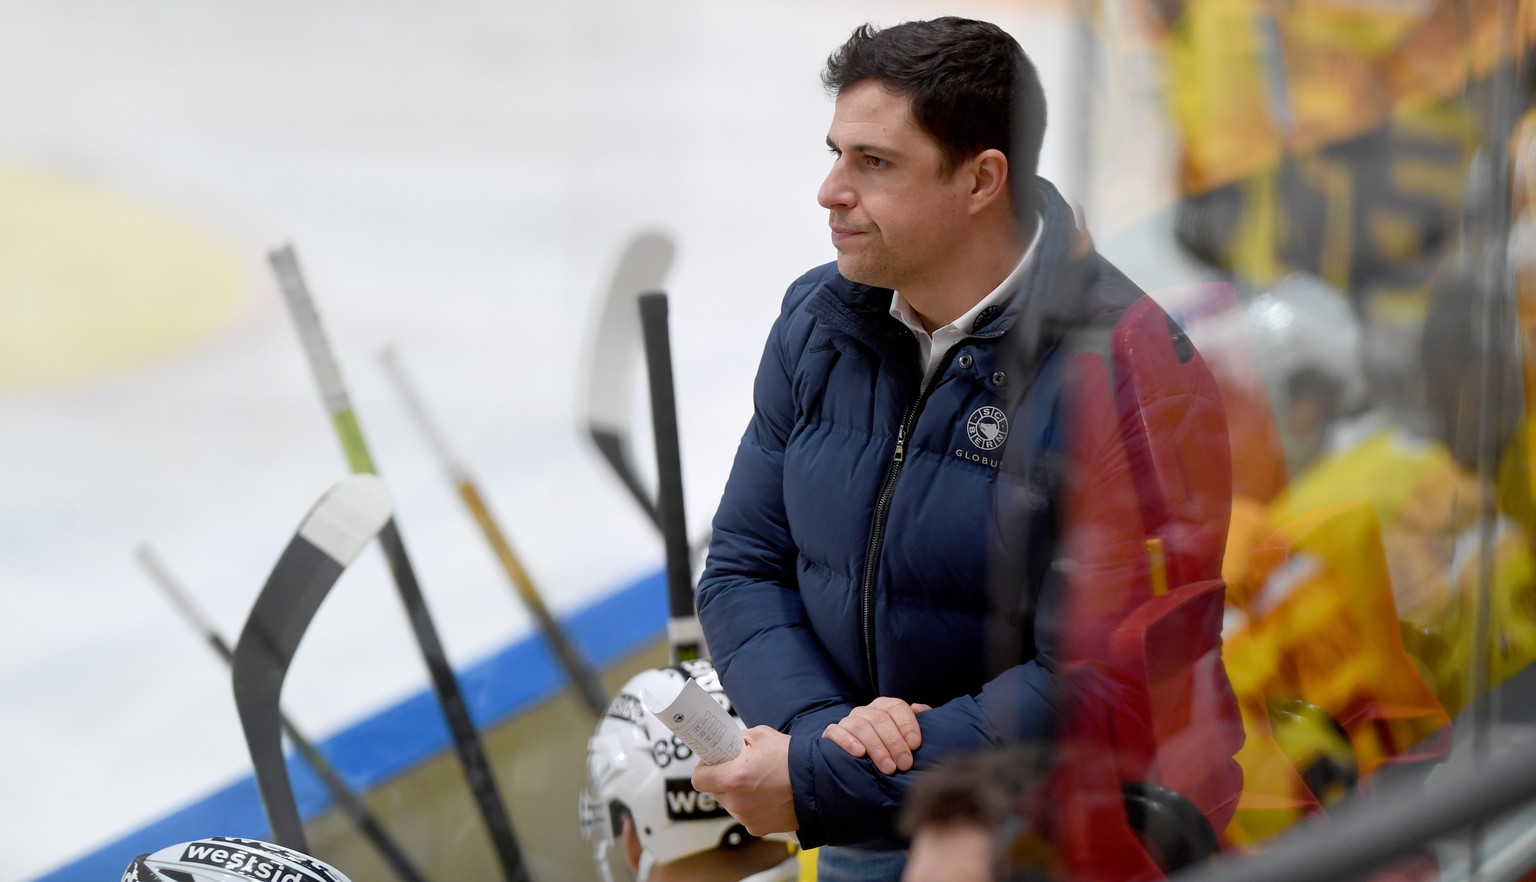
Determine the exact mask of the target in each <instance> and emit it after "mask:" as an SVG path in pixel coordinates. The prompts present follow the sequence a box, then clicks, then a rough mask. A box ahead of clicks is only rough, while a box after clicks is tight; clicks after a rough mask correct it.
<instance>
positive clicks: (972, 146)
mask: <svg viewBox="0 0 1536 882" xmlns="http://www.w3.org/2000/svg"><path fill="white" fill-rule="evenodd" d="M821 80H822V84H823V85H824V86H825V87H826V89H827V91H829V92H830V93H832V94H833V95H834V96H841V95H842V94H843V93H844V92H846V91H847V90H848V89H850V88H851V87H853V86H855V85H856V84H858V83H862V82H864V81H867V80H874V81H876V82H878V83H879V84H880V85H881V86H883V87H884V88H885V89H886V90H887V91H889V92H892V93H895V94H897V95H901V96H904V97H906V98H908V99H909V100H910V102H911V114H912V118H913V119H914V121H915V122H916V123H917V125H918V127H919V128H920V129H922V130H923V131H924V132H926V133H927V134H928V135H929V136H931V137H932V138H933V139H934V141H936V142H937V143H938V145H939V148H940V150H941V151H942V154H943V161H944V165H943V167H942V171H943V172H944V173H946V174H948V173H951V172H953V171H954V169H956V168H957V167H959V166H960V165H961V164H962V163H963V162H964V161H965V160H967V159H969V158H971V157H974V156H976V155H977V154H979V153H981V152H982V151H984V150H989V149H991V150H998V151H1000V152H1001V153H1002V154H1003V155H1004V156H1005V157H1007V160H1008V168H1009V174H1010V181H1011V182H1012V185H1013V187H1014V192H1013V208H1014V210H1015V212H1017V213H1019V214H1020V216H1023V213H1024V210H1025V209H1026V208H1032V206H1033V205H1034V202H1035V196H1034V192H1035V190H1034V175H1035V172H1036V169H1037V167H1038V165H1039V161H1040V145H1041V142H1042V140H1043V139H1044V136H1045V91H1044V89H1043V88H1042V87H1041V85H1040V76H1039V74H1038V73H1037V72H1036V71H1035V67H1034V65H1033V64H1031V63H1030V60H1029V57H1028V56H1026V55H1025V54H1024V50H1023V48H1022V47H1020V46H1019V43H1018V41H1017V40H1015V39H1014V38H1013V37H1012V36H1010V35H1009V34H1008V32H1006V31H1004V30H1003V29H1002V28H1000V27H998V26H997V25H994V24H990V23H988V22H984V21H975V20H972V19H964V18H956V17H953V16H947V17H944V18H936V19H933V20H931V21H912V22H905V23H903V24H899V25H895V26H892V27H888V28H876V27H874V26H872V25H868V24H865V25H862V26H860V27H859V28H857V29H855V30H854V32H853V35H852V36H850V37H849V38H848V40H847V42H845V43H844V44H843V45H842V46H840V47H839V48H838V49H837V50H836V51H835V52H833V53H832V54H831V56H830V57H828V58H827V66H826V68H825V69H824V70H823V71H822V75H821Z"/></svg>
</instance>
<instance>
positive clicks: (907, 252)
mask: <svg viewBox="0 0 1536 882" xmlns="http://www.w3.org/2000/svg"><path fill="white" fill-rule="evenodd" d="M827 146H829V147H830V148H831V149H832V153H833V156H834V157H835V159H834V161H833V163H832V170H831V171H830V172H828V173H827V179H826V180H825V181H823V182H822V185H821V190H820V191H819V192H818V193H817V194H816V201H818V202H820V203H821V206H822V207H823V208H825V209H827V211H828V212H830V218H829V224H830V225H831V227H832V246H833V247H834V248H836V249H837V268H838V270H839V271H840V272H841V273H842V274H843V275H844V276H845V277H846V278H848V279H850V280H852V281H855V282H863V283H864V284H868V285H875V286H877V287H881V288H908V287H910V286H913V285H921V284H922V283H924V282H926V281H930V280H934V279H938V278H942V277H943V270H944V268H945V267H946V266H947V265H948V263H950V262H952V261H954V260H956V259H957V257H956V255H957V254H958V253H959V249H958V248H957V247H955V246H956V245H957V244H958V240H959V239H960V238H961V236H963V235H964V231H965V226H964V223H963V221H964V220H965V218H966V213H967V209H968V205H969V202H968V195H969V189H968V188H969V176H968V175H966V174H964V173H955V174H951V175H949V176H948V178H947V179H946V178H945V176H944V175H942V174H941V171H942V169H943V153H942V152H941V151H940V149H939V145H938V143H937V142H936V141H934V140H933V138H932V137H931V136H929V135H928V134H927V133H926V132H924V131H923V130H922V129H920V128H918V125H917V122H916V121H915V120H914V119H913V117H912V113H911V100H910V99H909V98H907V97H906V96H902V95H895V94H893V93H891V92H888V91H886V89H885V87H884V86H882V85H881V84H880V83H879V82H877V81H875V80H865V81H863V82H859V83H855V84H854V85H852V86H850V87H848V88H847V89H845V90H843V93H842V94H841V95H839V96H838V97H837V104H836V109H835V111H834V112H833V114H832V127H831V129H830V130H829V131H828V132H827ZM963 171H964V168H962V169H961V172H963Z"/></svg>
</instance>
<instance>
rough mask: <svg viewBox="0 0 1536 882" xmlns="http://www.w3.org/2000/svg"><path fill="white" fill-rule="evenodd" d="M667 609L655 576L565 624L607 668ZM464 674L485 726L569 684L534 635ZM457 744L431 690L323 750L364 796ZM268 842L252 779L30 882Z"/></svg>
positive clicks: (643, 640)
mask: <svg viewBox="0 0 1536 882" xmlns="http://www.w3.org/2000/svg"><path fill="white" fill-rule="evenodd" d="M666 610H667V585H666V573H665V571H664V570H657V571H656V572H654V573H651V574H650V575H648V576H645V577H644V578H642V579H640V580H639V581H637V582H635V583H633V584H631V585H629V586H627V587H624V588H622V589H620V590H618V591H617V592H615V593H613V594H610V595H608V596H606V597H605V598H603V599H602V600H600V601H598V602H597V603H594V604H592V605H591V606H588V607H586V608H585V609H583V610H581V611H580V612H577V613H575V614H573V615H572V616H570V617H569V618H568V619H566V620H565V622H564V624H565V627H566V631H567V633H568V634H569V635H570V637H571V640H572V641H573V642H574V643H575V644H576V646H577V648H578V650H579V651H580V652H581V653H582V655H583V656H584V657H585V658H586V659H587V660H588V661H589V662H590V663H591V664H593V665H594V666H596V667H598V668H605V667H607V666H608V665H610V664H613V663H614V662H617V661H619V660H620V659H622V658H624V657H625V656H626V655H629V654H630V653H632V652H635V651H636V650H638V649H640V648H641V647H643V646H645V645H646V644H647V643H650V642H651V641H653V640H655V639H656V638H657V637H660V636H662V635H663V634H664V633H665V631H666V624H667V614H666ZM458 675H459V684H460V687H461V689H462V690H463V693H464V701H465V703H466V704H468V705H469V712H470V716H471V717H473V718H474V721H475V724H476V725H477V726H478V727H480V728H487V727H490V726H495V725H497V724H498V723H501V722H503V721H505V720H507V719H508V718H510V717H512V716H514V715H516V714H517V713H518V712H520V711H522V710H525V709H527V708H529V707H531V706H532V705H534V704H536V703H538V702H539V701H541V700H543V699H545V698H548V697H550V696H552V695H554V694H555V693H556V692H558V691H559V690H561V689H563V688H565V685H566V683H565V673H564V672H563V671H562V670H560V669H559V668H558V667H557V666H556V663H555V661H554V659H553V657H551V656H550V654H549V652H548V651H547V650H546V649H545V647H544V642H543V640H541V639H540V638H539V635H538V634H536V633H535V634H532V635H530V636H528V637H525V638H523V639H522V640H518V641H517V642H515V643H512V644H511V645H509V646H507V647H506V648H505V649H502V650H500V651H499V652H497V653H495V654H494V655H492V656H491V657H490V658H487V659H485V660H484V661H481V662H479V663H477V664H475V665H473V666H471V667H469V668H467V669H465V670H463V671H460V672H458ZM450 741H451V740H450V738H449V733H448V725H447V724H446V723H445V722H444V721H443V715H442V713H441V711H439V709H438V705H437V699H436V697H435V696H434V695H433V693H432V691H431V690H430V689H424V690H422V691H421V692H419V693H417V694H415V695H412V696H411V697H409V698H407V699H405V700H404V701H401V702H400V703H398V704H395V705H393V706H391V707H388V708H386V709H384V710H382V711H380V712H379V713H376V714H374V715H373V716H371V717H368V718H366V719H364V720H362V721H360V722H358V723H356V724H354V725H352V726H349V727H348V728H346V729H344V730H342V731H340V732H337V733H336V734H334V735H332V736H330V737H329V738H326V739H325V740H324V741H322V742H320V744H319V748H320V751H321V753H323V754H324V755H325V757H326V759H328V760H330V762H331V765H332V766H333V767H334V768H335V769H336V771H337V772H338V773H339V774H340V775H341V777H342V780H344V781H346V783H347V785H348V786H349V787H351V788H352V789H353V790H354V791H356V792H359V793H366V792H367V791H369V790H371V789H373V788H375V787H377V786H379V785H380V784H383V783H385V782H387V781H389V780H391V779H392V778H394V777H395V776H397V775H399V774H401V773H403V772H405V771H407V770H409V769H411V768H414V767H416V766H418V765H420V764H421V763H423V762H425V761H427V760H429V759H432V758H433V757H435V756H437V755H438V754H441V753H443V752H445V751H447V750H448V749H449V746H450ZM288 772H289V775H290V776H291V778H292V781H293V790H294V798H295V799H296V800H297V801H298V804H299V812H300V814H301V815H303V816H304V817H305V818H313V817H315V816H316V815H318V814H320V813H321V812H324V811H325V810H326V809H327V808H329V807H330V805H331V794H330V791H328V790H326V789H325V785H324V784H323V783H321V781H320V778H319V777H318V776H317V775H315V773H314V772H312V771H311V770H310V769H309V767H308V766H306V765H305V764H304V761H303V760H301V759H298V758H297V757H296V756H295V755H292V754H290V755H289V757H288ZM575 798H576V797H575V796H574V795H573V796H572V797H571V799H572V800H573V804H574V800H575ZM270 835H271V833H270V828H269V827H268V826H267V816H266V814H265V813H264V812H263V811H262V808H261V794H260V792H259V791H258V790H257V789H256V779H255V777H254V776H252V775H246V776H245V777H243V778H240V779H239V780H237V781H235V782H233V783H231V784H229V785H228V786H225V787H223V788H221V789H219V790H216V791H214V792H213V793H210V794H208V795H207V796H205V797H203V798H202V799H199V800H197V801H196V802H194V803H192V804H190V805H188V806H186V807H185V808H182V809H179V810H177V811H175V812H172V813H171V814H169V815H166V816H165V817H163V818H161V819H159V820H158V821H154V822H153V823H150V824H148V825H147V826H144V827H141V828H139V829H138V830H135V831H133V832H132V833H129V834H128V835H126V836H123V837H122V838H120V839H117V840H115V841H113V842H110V843H108V844H106V845H104V846H102V847H100V848H98V849H96V850H95V851H93V852H91V853H89V854H86V855H84V856H82V857H80V858H77V859H76V860H74V861H72V862H70V863H68V864H66V865H64V866H62V867H60V868H59V869H57V870H54V871H52V872H50V873H48V874H46V875H43V876H38V877H35V879H34V880H33V882H115V880H117V879H119V878H120V877H121V876H122V873H123V870H124V869H125V868H126V867H127V866H128V864H129V863H130V862H131V861H132V860H133V859H134V858H135V857H137V856H139V855H141V854H144V853H146V852H151V851H157V850H159V849H161V848H164V847H165V846H167V845H175V844H177V843H179V842H187V841H190V840H193V839H200V838H202V837H205V836H244V837H249V838H254V839H265V838H268V837H269V836H270Z"/></svg>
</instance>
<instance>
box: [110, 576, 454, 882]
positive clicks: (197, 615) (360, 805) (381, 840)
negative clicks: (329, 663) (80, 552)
mask: <svg viewBox="0 0 1536 882" xmlns="http://www.w3.org/2000/svg"><path fill="white" fill-rule="evenodd" d="M136 556H137V557H138V559H139V564H140V565H141V566H142V567H143V568H144V570H145V572H147V573H148V574H149V577H150V579H151V581H153V582H154V583H155V584H156V585H158V586H159V587H160V589H161V591H162V592H164V593H165V595H166V596H167V597H168V598H169V599H170V601H171V604H172V605H173V606H175V607H176V609H177V610H178V611H179V612H180V613H181V614H182V617H183V618H185V619H186V620H187V623H188V624H189V625H191V626H192V629H193V630H194V631H197V632H198V634H199V635H200V636H202V638H203V640H204V641H205V642H206V643H207V644H208V646H209V647H211V648H212V649H213V652H214V654H215V655H217V656H218V657H219V658H220V659H222V660H223V661H224V663H225V664H226V665H229V664H231V663H232V662H233V661H234V655H235V653H234V650H233V649H230V647H229V644H228V643H227V642H225V640H224V638H223V637H222V636H220V634H219V632H218V631H217V630H215V629H214V627H213V624H212V623H211V622H209V621H208V618H207V616H205V615H203V613H202V610H200V609H198V608H197V605H196V604H194V603H193V602H192V598H191V597H190V596H189V595H188V594H187V592H186V591H185V590H184V589H183V588H182V587H181V585H180V584H178V583H177V581H176V579H175V578H174V577H172V576H171V573H170V571H169V570H167V569H166V567H165V564H164V563H163V562H161V560H160V556H159V555H157V554H155V551H154V549H153V548H151V547H150V546H148V545H141V546H139V549H138V553H137V555H136ZM278 719H279V721H280V722H281V723H282V727H283V733H284V734H285V735H287V736H288V741H289V743H290V744H292V745H293V747H294V749H295V750H297V751H298V752H299V755H300V756H302V757H303V758H304V762H305V763H307V764H308V765H309V767H310V769H311V770H313V771H314V773H315V775H316V776H317V777H319V778H320V781H321V783H323V784H324V785H325V787H326V789H327V790H329V791H330V792H331V798H332V799H334V800H336V805H337V807H338V808H340V809H341V811H342V812H343V813H344V814H345V815H346V816H347V818H348V819H350V820H351V821H352V823H353V824H354V825H355V826H356V827H357V829H358V830H359V831H360V832H361V833H362V834H363V836H364V837H366V838H367V839H368V841H369V842H372V843H373V846H374V848H376V849H378V852H379V855H380V856H381V857H383V858H384V860H385V862H387V863H388V864H389V866H390V868H391V869H393V870H394V871H395V875H396V876H398V877H399V878H400V880H401V882H426V875H425V874H423V873H422V872H421V870H420V869H419V868H418V867H417V866H416V864H415V862H414V861H412V860H411V858H410V856H409V855H407V854H406V853H405V849H404V848H402V847H401V846H400V843H398V842H396V841H395V838H394V837H393V836H391V835H390V834H389V831H388V830H386V829H385V828H384V825H383V823H381V822H380V821H379V819H378V817H376V816H375V815H374V814H373V812H372V811H371V810H370V809H369V808H368V806H367V804H366V803H364V802H363V800H362V797H360V796H358V795H357V793H356V792H354V791H353V790H352V788H351V787H349V786H347V782H346V781H344V780H342V777H341V773H340V772H338V771H336V769H335V767H334V766H332V765H331V764H330V761H328V760H327V759H326V758H325V755H324V754H323V753H321V752H320V749H319V748H318V747H316V746H315V744H314V742H312V741H310V740H309V738H307V737H305V735H304V733H303V732H302V731H301V730H300V729H299V727H298V726H297V725H296V724H295V723H294V722H293V721H292V720H290V719H289V718H288V716H287V715H286V714H283V713H282V712H281V711H279V713H278Z"/></svg>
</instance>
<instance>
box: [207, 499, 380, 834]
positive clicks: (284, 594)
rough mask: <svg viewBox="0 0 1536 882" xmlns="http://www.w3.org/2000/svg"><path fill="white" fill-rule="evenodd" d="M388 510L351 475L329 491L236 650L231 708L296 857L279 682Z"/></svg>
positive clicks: (286, 554) (296, 826)
mask: <svg viewBox="0 0 1536 882" xmlns="http://www.w3.org/2000/svg"><path fill="white" fill-rule="evenodd" d="M392 509H393V503H392V502H391V500H390V496H389V490H388V489H387V488H386V487H385V486H384V482H383V481H380V480H379V479H378V478H377V477H374V476H372V475H353V476H351V477H348V478H346V479H344V480H342V481H341V482H339V483H337V484H336V485H335V486H334V487H332V488H331V489H330V490H329V491H327V492H326V494H325V495H324V496H322V497H321V498H320V501H319V502H317V503H315V506H314V508H312V509H311V510H310V512H309V514H308V515H306V516H305V518H304V520H303V522H302V523H301V524H300V525H299V529H298V532H297V533H296V534H295V535H294V537H293V539H292V540H291V541H290V542H289V543H288V547H287V548H285V549H283V553H282V556H280V557H279V558H278V561H277V565H276V566H275V567H274V568H273V570H272V574H271V575H270V576H268V577H267V582H266V585H264V586H263V587H262V589H261V593H260V594H259V595H258V596H257V598H256V603H255V605H254V606H253V607H252V609H251V614H250V616H249V617H248V618H247V619H246V622H245V628H244V629H243V630H242V631H241V632H240V639H239V641H238V642H237V643H236V644H235V651H234V655H233V658H232V661H231V669H232V670H231V675H232V679H233V682H234V690H235V708H236V710H237V711H238V712H239V715H240V725H241V728H242V729H244V731H245V741H246V746H247V747H248V748H249V749H250V752H251V763H252V765H253V766H254V768H255V771H256V785H257V787H258V788H259V789H260V791H261V801H262V804H263V805H264V806H265V807H266V812H267V820H268V822H269V823H270V824H271V827H272V837H273V840H274V841H276V842H277V843H279V844H281V845H286V846H288V847H289V848H294V849H298V850H299V851H306V852H307V851H308V850H309V846H308V843H307V842H306V841H305V836H304V825H303V822H302V820H301V819H300V817H299V809H298V804H297V803H296V802H295V801H294V796H293V783H292V782H291V781H290V780H289V779H288V768H287V765H286V764H285V762H284V759H283V739H282V724H281V714H280V712H279V710H278V707H279V700H280V699H281V697H282V692H283V680H284V679H285V678H286V677H287V675H288V666H289V665H290V664H291V663H292V662H293V656H294V653H295V652H297V651H298V648H299V641H300V640H302V639H303V637H304V632H305V631H306V630H308V628H309V623H310V622H311V621H312V620H313V619H314V616H315V613H316V612H317V611H318V610H319V609H320V604H321V602H322V601H324V600H325V597H326V595H327V594H328V593H329V592H330V590H331V587H332V586H333V585H335V584H336V580H337V579H339V578H340V577H341V574H342V572H343V571H344V570H346V568H347V565H348V564H350V563H351V562H352V561H353V560H354V559H355V558H356V557H357V555H358V553H359V552H360V551H362V550H363V546H365V545H367V544H368V543H369V542H370V541H372V540H373V538H374V537H375V536H377V535H378V533H379V531H380V530H382V529H383V528H384V525H385V524H386V523H388V522H389V518H390V514H391V511H392Z"/></svg>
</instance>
